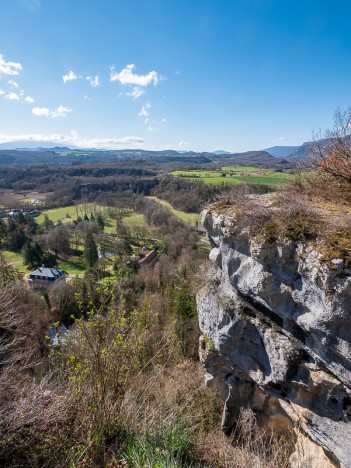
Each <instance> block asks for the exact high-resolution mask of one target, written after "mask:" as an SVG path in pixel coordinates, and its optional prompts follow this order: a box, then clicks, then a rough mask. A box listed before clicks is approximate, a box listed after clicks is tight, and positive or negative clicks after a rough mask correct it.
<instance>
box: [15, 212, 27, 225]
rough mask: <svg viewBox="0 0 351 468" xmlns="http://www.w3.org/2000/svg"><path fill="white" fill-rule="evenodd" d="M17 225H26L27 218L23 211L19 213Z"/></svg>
mask: <svg viewBox="0 0 351 468" xmlns="http://www.w3.org/2000/svg"><path fill="white" fill-rule="evenodd" d="M17 223H18V224H26V218H25V217H24V214H23V212H22V210H20V211H19V212H18V218H17Z"/></svg>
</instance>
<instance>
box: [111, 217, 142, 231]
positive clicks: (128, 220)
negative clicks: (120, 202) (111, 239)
mask: <svg viewBox="0 0 351 468" xmlns="http://www.w3.org/2000/svg"><path fill="white" fill-rule="evenodd" d="M144 223H145V220H144V215H143V214H141V213H131V214H129V215H127V216H125V217H124V218H123V224H124V225H125V226H127V227H130V228H131V227H138V226H143V225H144ZM104 230H105V232H114V233H115V232H116V220H115V219H112V218H106V219H105V229H104Z"/></svg>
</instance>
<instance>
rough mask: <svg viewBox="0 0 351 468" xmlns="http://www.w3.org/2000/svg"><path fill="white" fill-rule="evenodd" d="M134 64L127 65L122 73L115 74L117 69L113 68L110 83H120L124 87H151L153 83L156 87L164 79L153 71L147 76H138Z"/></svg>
mask: <svg viewBox="0 0 351 468" xmlns="http://www.w3.org/2000/svg"><path fill="white" fill-rule="evenodd" d="M134 68H135V65H134V64H130V65H127V66H126V68H123V70H121V71H120V72H115V68H114V67H111V74H110V81H119V82H120V83H121V84H122V85H137V86H144V87H146V86H149V85H150V84H151V83H153V84H154V86H156V85H157V84H158V83H159V81H161V80H162V79H163V77H162V76H161V75H160V74H159V73H157V72H156V71H154V70H153V71H151V72H149V73H147V74H146V75H137V74H136V73H133V70H134Z"/></svg>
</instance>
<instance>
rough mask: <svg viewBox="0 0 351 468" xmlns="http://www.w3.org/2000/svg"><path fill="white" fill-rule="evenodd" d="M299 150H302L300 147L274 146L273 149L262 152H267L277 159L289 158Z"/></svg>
mask: <svg viewBox="0 0 351 468" xmlns="http://www.w3.org/2000/svg"><path fill="white" fill-rule="evenodd" d="M298 148H300V146H272V147H271V148H266V149H264V150H262V151H267V152H268V153H269V154H271V155H272V156H274V157H275V158H287V157H288V156H290V155H291V153H293V152H294V151H296V150H297V149H298Z"/></svg>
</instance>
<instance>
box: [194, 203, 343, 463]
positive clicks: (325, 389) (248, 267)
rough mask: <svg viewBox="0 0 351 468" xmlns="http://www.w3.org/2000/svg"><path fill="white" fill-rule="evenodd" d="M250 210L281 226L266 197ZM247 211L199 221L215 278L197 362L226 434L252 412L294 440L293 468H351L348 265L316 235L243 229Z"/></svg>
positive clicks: (220, 210)
mask: <svg viewBox="0 0 351 468" xmlns="http://www.w3.org/2000/svg"><path fill="white" fill-rule="evenodd" d="M250 203H253V205H254V206H256V208H257V207H258V208H259V215H260V216H261V215H262V213H263V212H266V211H267V210H268V211H270V212H271V213H273V214H274V213H278V212H279V213H280V214H279V213H278V215H279V216H280V217H281V219H283V218H284V213H282V212H281V211H279V210H277V209H276V208H275V206H274V203H272V200H271V199H270V196H269V195H261V196H256V197H253V199H252V200H251V202H250ZM246 208H247V207H246ZM246 208H245V207H244V208H243V207H242V206H239V205H238V206H235V205H234V206H233V205H228V206H221V205H219V204H217V205H214V206H213V207H211V208H210V209H208V210H205V211H204V212H203V225H204V227H205V228H206V230H207V234H208V237H209V239H210V242H211V247H212V250H211V253H210V259H211V260H212V261H213V262H214V263H215V264H216V266H217V267H218V270H217V273H216V274H215V276H214V277H213V278H211V279H209V281H208V283H207V284H206V286H205V287H203V288H202V289H201V290H200V292H199V293H198V295H197V304H198V312H199V323H200V328H201V331H202V337H201V339H200V355H201V360H202V362H203V365H204V367H205V371H206V383H207V385H209V386H216V387H217V388H218V389H219V391H220V394H221V396H222V399H223V402H224V408H223V420H222V424H223V428H224V429H225V430H230V429H231V428H233V427H234V425H235V421H236V419H237V417H238V415H239V412H240V409H241V408H251V409H252V410H253V411H254V413H255V415H256V419H257V422H258V424H259V425H260V426H262V427H269V428H271V429H272V430H273V431H274V432H275V433H277V434H283V435H285V436H288V437H292V438H294V441H295V443H296V451H295V453H294V454H293V455H292V457H291V462H292V465H293V466H302V465H301V463H302V462H306V463H308V466H311V467H317V466H318V467H320V466H323V467H324V466H345V467H351V327H350V325H351V269H350V268H351V267H350V265H349V261H348V259H347V258H345V257H343V256H342V255H341V256H340V258H332V256H330V254H329V256H326V255H325V252H324V253H323V249H321V246H323V247H324V251H325V243H324V244H323V241H320V240H319V239H318V234H316V236H308V235H307V234H306V236H305V237H304V236H303V235H299V234H298V235H296V236H292V235H287V232H285V234H284V235H280V236H276V237H274V236H273V238H272V228H271V226H272V223H271V221H269V222H267V218H265V220H266V221H265V235H263V234H262V233H263V231H264V230H262V226H260V221H258V217H257V216H256V218H255V223H256V225H255V226H254V228H253V229H248V228H247V225H246V223H245V222H243V214H244V212H245V209H246ZM290 211H291V210H290ZM300 218H301V219H302V220H303V218H304V215H303V214H302V216H301V217H300ZM270 219H273V218H270ZM301 219H300V221H301ZM295 221H296V220H295ZM269 226H270V227H269ZM321 226H322V225H318V228H317V231H318V229H319V230H320V229H321ZM298 232H300V231H298ZM300 234H301V233H300ZM329 252H330V250H329ZM332 252H333V251H332Z"/></svg>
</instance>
